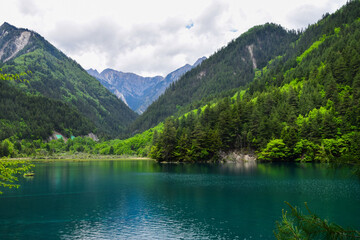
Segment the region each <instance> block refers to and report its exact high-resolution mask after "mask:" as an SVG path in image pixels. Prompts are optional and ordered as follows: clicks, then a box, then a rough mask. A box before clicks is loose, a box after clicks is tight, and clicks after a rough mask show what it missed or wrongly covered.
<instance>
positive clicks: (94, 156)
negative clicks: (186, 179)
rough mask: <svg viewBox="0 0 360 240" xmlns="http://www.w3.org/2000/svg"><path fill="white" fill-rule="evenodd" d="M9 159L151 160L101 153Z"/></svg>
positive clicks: (37, 160) (40, 160)
mask: <svg viewBox="0 0 360 240" xmlns="http://www.w3.org/2000/svg"><path fill="white" fill-rule="evenodd" d="M9 160H25V161H36V162H42V161H98V160H153V159H151V158H148V157H139V156H129V155H102V154H89V153H60V154H53V155H48V156H33V157H19V158H10V159H9Z"/></svg>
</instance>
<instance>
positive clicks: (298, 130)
mask: <svg viewBox="0 0 360 240" xmlns="http://www.w3.org/2000/svg"><path fill="white" fill-rule="evenodd" d="M359 39H360V2H359V1H351V2H349V3H347V4H346V5H345V6H344V7H343V8H341V9H340V10H338V11H337V12H336V13H334V14H332V15H329V14H326V15H324V17H323V19H322V20H320V21H319V22H318V23H316V24H314V25H311V26H309V28H308V29H306V30H305V31H304V32H303V33H301V35H300V36H299V38H298V40H296V41H294V42H293V43H291V44H289V45H287V46H284V47H286V48H287V49H286V51H285V52H284V54H281V56H278V57H275V58H273V59H272V60H271V61H269V62H267V63H266V64H265V63H264V65H263V67H262V68H259V69H261V70H256V71H255V74H254V75H255V77H254V80H253V81H252V82H251V83H250V84H249V85H248V88H247V89H245V90H243V91H240V92H238V93H237V94H235V95H234V96H233V97H232V98H230V97H226V98H223V99H222V100H220V101H217V102H216V103H214V104H211V105H210V104H209V105H207V106H206V107H204V108H203V109H199V110H198V111H195V113H194V112H191V113H189V114H187V115H186V116H184V117H182V118H180V119H176V118H169V119H167V121H165V125H164V131H163V133H162V134H160V136H159V137H158V138H157V139H155V144H154V146H153V148H152V157H154V158H156V159H158V160H159V161H206V160H209V159H217V158H218V156H219V153H220V152H230V151H236V150H238V151H243V152H252V153H254V152H256V153H257V155H258V157H259V159H262V160H285V159H286V160H299V161H313V160H318V161H335V160H344V161H350V160H355V161H358V159H359V158H360V149H359V146H360V132H359V129H360V72H359V70H360V55H359V52H360V42H359ZM230 45H231V44H230ZM269 47H271V46H269ZM218 54H219V53H218ZM215 56H216V55H215ZM223 58H225V59H226V58H227V57H226V56H223ZM259 67H260V65H259ZM179 83H180V82H179ZM171 91H173V89H171V90H169V91H168V93H167V94H170V92H171Z"/></svg>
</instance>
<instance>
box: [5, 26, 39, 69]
mask: <svg viewBox="0 0 360 240" xmlns="http://www.w3.org/2000/svg"><path fill="white" fill-rule="evenodd" d="M14 29H16V28H14V27H13V26H11V25H10V24H8V23H4V24H3V25H2V26H1V27H0V61H2V62H6V61H9V60H10V59H12V58H14V57H15V56H16V55H17V54H18V53H19V52H20V51H21V50H23V49H24V48H25V47H26V46H27V44H28V43H29V40H30V37H31V35H32V33H31V32H30V31H27V30H24V29H16V30H14Z"/></svg>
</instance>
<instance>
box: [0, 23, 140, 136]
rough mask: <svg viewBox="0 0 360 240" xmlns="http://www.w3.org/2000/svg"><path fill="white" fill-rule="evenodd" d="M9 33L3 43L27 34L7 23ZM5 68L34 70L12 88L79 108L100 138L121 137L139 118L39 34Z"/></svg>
mask: <svg viewBox="0 0 360 240" xmlns="http://www.w3.org/2000/svg"><path fill="white" fill-rule="evenodd" d="M5 30H6V31H7V32H8V33H7V35H6V36H5V37H3V38H2V41H5V40H6V39H7V38H11V37H14V36H17V35H19V34H20V33H21V32H23V31H25V30H24V29H17V28H15V27H13V26H11V25H9V24H6V23H5V24H3V25H2V26H1V29H0V32H4V31H5ZM26 31H28V30H26ZM0 44H2V42H0ZM0 46H1V45H0ZM9 54H10V53H9ZM1 67H2V69H3V72H4V73H22V72H27V71H31V72H32V74H31V75H30V76H29V79H30V81H29V82H21V83H19V82H13V83H12V85H14V86H15V87H17V88H19V89H21V90H23V91H25V92H26V93H28V94H33V95H39V94H40V95H43V96H45V97H47V98H52V99H56V100H61V101H62V102H64V103H66V104H68V105H70V106H72V107H74V108H76V109H77V110H78V112H79V113H81V114H82V115H83V116H85V117H86V118H88V119H89V120H90V121H91V122H92V123H93V124H94V125H95V126H96V128H97V130H98V132H97V133H98V134H99V135H102V136H111V137H117V136H119V135H120V134H121V133H122V132H123V131H124V128H125V127H126V126H127V125H128V124H129V123H130V122H132V121H133V120H134V119H135V118H136V116H137V115H136V114H135V113H134V112H133V111H131V109H129V108H128V107H127V106H126V105H125V104H124V103H123V102H122V101H121V100H119V99H117V98H116V96H115V95H113V94H111V93H110V92H109V91H108V90H107V89H106V88H105V87H103V86H102V85H101V84H100V83H99V81H97V80H96V79H95V78H93V77H91V76H90V75H88V74H87V72H86V71H85V70H84V69H83V68H82V67H81V66H80V65H79V64H77V63H76V62H75V61H73V60H71V59H69V58H68V57H67V56H65V55H64V54H63V53H62V52H60V51H59V50H57V49H56V48H55V47H54V46H52V45H51V44H50V43H48V42H47V41H46V40H45V39H43V38H42V37H41V36H40V35H38V34H37V33H35V32H31V37H30V40H29V43H28V44H27V45H26V46H25V47H24V49H23V50H21V51H20V52H19V53H18V54H16V55H15V56H14V58H11V59H10V60H8V61H6V62H5V63H3V64H2V66H1ZM79 131H81V130H79Z"/></svg>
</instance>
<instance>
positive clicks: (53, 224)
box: [0, 160, 360, 239]
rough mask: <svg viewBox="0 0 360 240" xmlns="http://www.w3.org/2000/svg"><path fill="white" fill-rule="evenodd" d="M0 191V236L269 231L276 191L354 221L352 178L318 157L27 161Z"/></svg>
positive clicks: (277, 206)
mask: <svg viewBox="0 0 360 240" xmlns="http://www.w3.org/2000/svg"><path fill="white" fill-rule="evenodd" d="M34 172H35V174H36V175H35V177H33V178H21V179H20V184H21V187H20V188H19V189H10V190H7V189H5V190H4V194H3V195H0V239H274V235H273V230H274V229H275V225H276V224H275V222H276V221H277V220H280V219H281V210H282V209H288V208H287V206H286V205H285V204H284V201H288V202H290V203H291V204H293V205H297V206H300V207H301V208H302V209H304V210H305V208H304V202H307V203H308V205H309V207H310V209H311V210H313V211H314V212H315V213H317V214H318V215H319V216H320V217H323V218H326V219H328V220H329V221H331V222H336V223H337V224H340V225H344V226H350V227H353V228H356V229H360V181H359V179H358V178H356V177H353V176H352V175H351V172H350V170H349V169H340V170H339V169H337V170H336V169H329V168H328V167H326V166H323V165H320V164H302V165H301V164H284V163H283V164H281V163H272V164H266V163H264V164H255V163H245V164H244V163H243V164H241V163H237V164H235V163H229V164H159V163H156V162H154V161H151V160H136V161H131V160H119V161H114V160H112V161H105V160H102V161H82V162H77V161H74V162H73V161H60V162H48V163H45V162H42V163H36V167H35V168H34Z"/></svg>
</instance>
